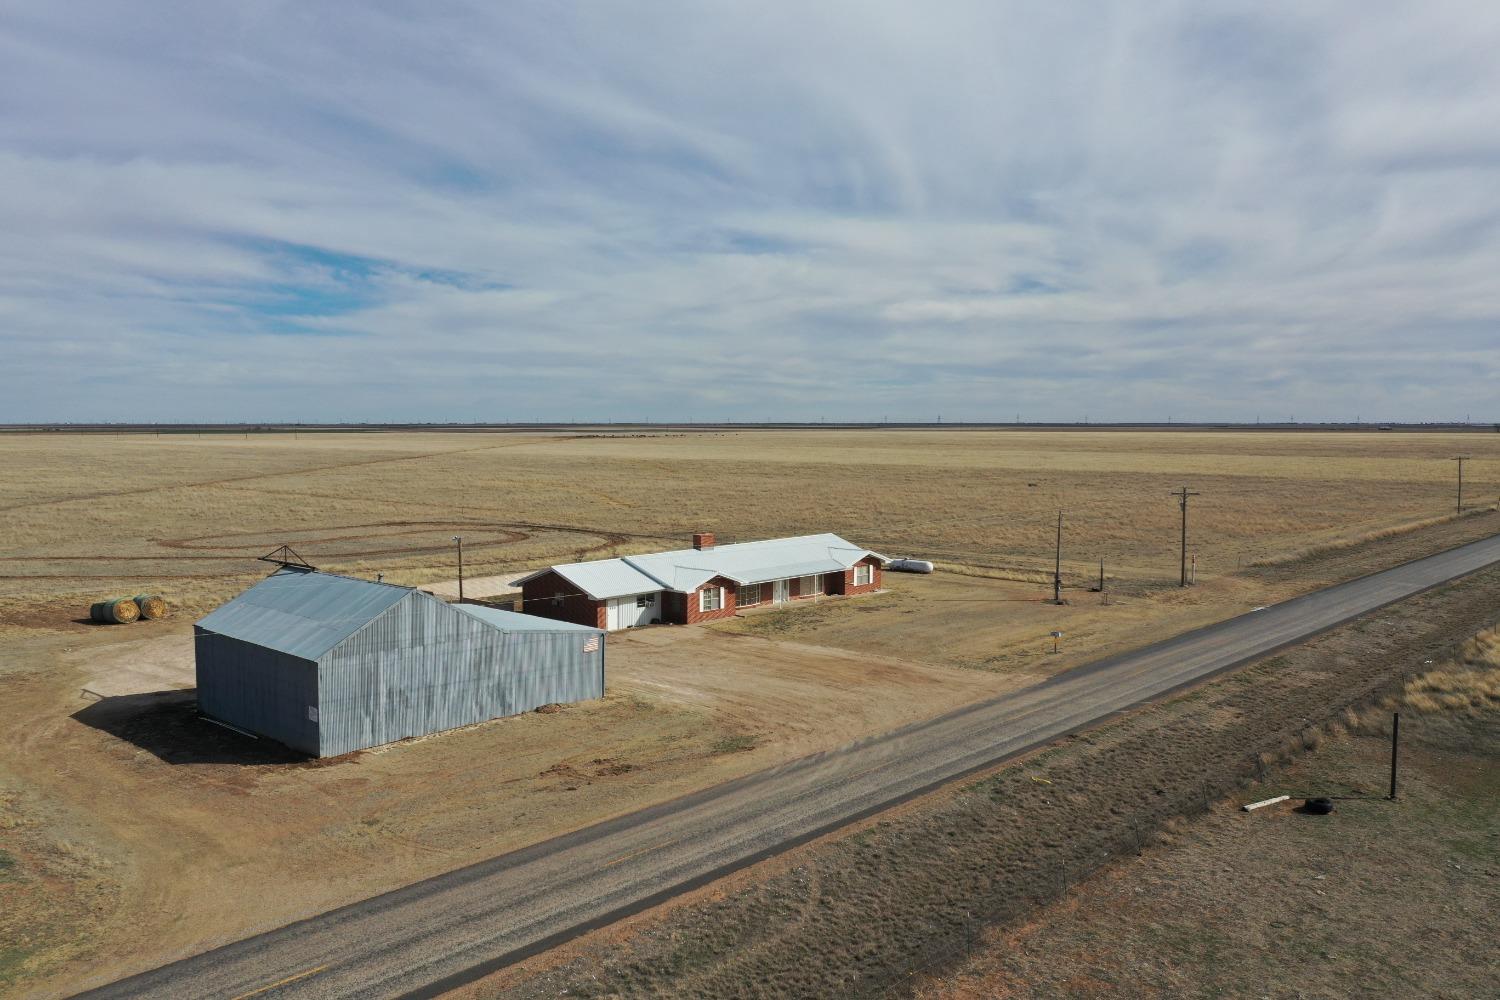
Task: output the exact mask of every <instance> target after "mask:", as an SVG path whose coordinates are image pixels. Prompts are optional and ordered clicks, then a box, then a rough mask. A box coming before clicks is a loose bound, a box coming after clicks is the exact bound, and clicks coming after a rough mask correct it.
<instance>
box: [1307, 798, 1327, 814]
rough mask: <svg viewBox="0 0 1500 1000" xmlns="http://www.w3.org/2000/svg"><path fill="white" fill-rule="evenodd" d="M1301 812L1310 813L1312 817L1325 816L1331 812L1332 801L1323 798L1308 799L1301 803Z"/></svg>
mask: <svg viewBox="0 0 1500 1000" xmlns="http://www.w3.org/2000/svg"><path fill="white" fill-rule="evenodd" d="M1302 811H1303V812H1308V813H1312V814H1313V815H1314V816H1327V815H1328V814H1329V813H1331V812H1333V800H1332V799H1325V798H1317V799H1308V800H1307V801H1306V802H1304V803H1302Z"/></svg>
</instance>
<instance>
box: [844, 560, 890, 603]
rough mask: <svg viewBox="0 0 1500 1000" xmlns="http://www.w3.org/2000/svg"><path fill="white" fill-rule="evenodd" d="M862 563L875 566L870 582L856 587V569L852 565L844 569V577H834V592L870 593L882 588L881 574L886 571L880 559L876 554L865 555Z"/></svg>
mask: <svg viewBox="0 0 1500 1000" xmlns="http://www.w3.org/2000/svg"><path fill="white" fill-rule="evenodd" d="M860 563H861V564H864V565H868V566H873V567H874V571H873V572H872V573H871V574H870V582H869V583H867V584H865V585H864V586H863V587H856V586H855V585H854V569H853V568H852V567H851V568H849V569H846V570H844V576H843V578H842V579H840V578H839V577H837V576H835V577H834V578H833V584H834V588H835V589H834V590H833V593H835V594H868V593H870V592H871V591H875V590H879V589H880V577H881V574H882V573H884V572H885V571H884V570H882V569H881V568H880V560H879V559H876V558H875V557H874V556H865V558H863V559H861V560H860Z"/></svg>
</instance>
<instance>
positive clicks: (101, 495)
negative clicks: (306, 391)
mask: <svg viewBox="0 0 1500 1000" xmlns="http://www.w3.org/2000/svg"><path fill="white" fill-rule="evenodd" d="M577 440H580V437H579V436H578V435H573V436H567V437H557V438H548V439H547V442H546V443H552V442H554V441H577ZM539 443H542V442H538V441H511V442H507V443H505V444H485V445H476V446H474V447H472V448H450V449H447V450H444V451H433V452H426V453H418V454H415V455H398V456H387V457H385V458H371V459H364V460H361V461H358V462H336V463H333V464H330V465H314V466H309V467H308V468H305V469H287V470H282V471H279V472H256V473H252V474H250V475H245V476H225V477H223V478H221V479H204V480H199V481H196V482H185V483H183V482H179V483H163V484H161V485H157V486H136V487H132V488H130V489H125V490H98V491H95V492H92V493H72V494H68V495H66V496H61V497H49V498H47V499H46V500H28V501H26V502H25V503H18V504H11V505H10V506H7V507H0V514H8V513H10V512H11V511H16V510H26V509H28V508H32V507H49V506H52V505H53V504H61V503H74V502H78V501H84V500H103V499H106V498H111V497H128V496H141V495H144V494H147V493H159V492H163V491H166V490H181V489H193V488H195V487H202V486H223V485H227V484H229V483H244V482H254V481H255V480H257V479H274V478H276V477H277V476H303V475H307V474H308V473H312V472H334V471H338V470H343V469H358V468H365V467H367V466H371V465H387V464H391V463H394V462H418V461H422V460H424V459H429V458H442V457H444V456H447V455H470V454H474V453H476V452H481V451H495V450H498V449H501V448H523V447H527V446H530V445H534V444H539ZM301 495H306V494H301Z"/></svg>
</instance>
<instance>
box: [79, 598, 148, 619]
mask: <svg viewBox="0 0 1500 1000" xmlns="http://www.w3.org/2000/svg"><path fill="white" fill-rule="evenodd" d="M140 616H141V609H140V606H139V605H138V604H136V603H135V601H133V600H131V599H130V598H128V597H111V598H110V599H109V600H107V601H99V602H97V603H95V604H93V605H91V606H90V607H89V617H90V618H92V619H93V620H94V621H96V622H106V623H108V624H111V625H128V624H130V623H131V622H133V621H135V620H136V619H137V618H139V617H140Z"/></svg>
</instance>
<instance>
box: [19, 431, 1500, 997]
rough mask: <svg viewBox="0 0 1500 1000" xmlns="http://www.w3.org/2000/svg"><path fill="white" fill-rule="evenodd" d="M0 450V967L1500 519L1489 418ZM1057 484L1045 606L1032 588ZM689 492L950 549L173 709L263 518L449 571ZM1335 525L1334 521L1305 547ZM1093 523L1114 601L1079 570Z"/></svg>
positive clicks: (749, 513) (686, 527)
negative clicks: (485, 668) (399, 734)
mask: <svg viewBox="0 0 1500 1000" xmlns="http://www.w3.org/2000/svg"><path fill="white" fill-rule="evenodd" d="M1454 454H1472V455H1474V456H1475V460H1474V461H1473V463H1472V464H1471V465H1470V466H1469V480H1470V486H1469V490H1468V494H1467V495H1468V498H1469V505H1470V507H1471V508H1472V509H1473V511H1474V514H1473V516H1466V517H1464V518H1462V519H1460V520H1454V521H1444V520H1443V519H1444V518H1446V517H1449V516H1450V515H1451V512H1452V503H1453V474H1454V468H1453V463H1452V462H1451V461H1449V457H1450V456H1451V455H1454ZM0 460H3V466H0V467H3V468H4V469H5V470H6V472H7V475H5V476H4V477H0V525H3V529H0V722H3V726H0V734H3V735H0V898H3V899H4V900H5V904H6V905H4V906H0V942H10V944H9V945H0V993H4V994H7V995H9V994H10V993H12V992H14V993H17V994H19V995H23V996H26V995H37V996H57V995H66V994H68V993H69V992H72V991H76V990H77V989H79V988H82V987H84V986H87V985H91V984H95V983H97V982H99V981H102V980H105V979H109V978H113V977H115V976H118V975H123V974H126V973H129V972H132V971H139V970H140V969H143V968H147V967H150V966H153V965H156V964H160V963H161V962H164V961H167V960H170V959H172V958H175V957H180V956H182V955H184V954H189V953H192V952H193V951H195V950H199V949H201V948H204V947H208V946H211V945H213V944H216V943H222V942H224V941H228V940H232V939H234V938H236V937H239V936H243V935H244V934H247V933H252V932H254V931H257V930H264V929H267V928H269V927H273V926H277V925H279V924H282V923H285V922H287V921H290V920H294V919H297V918H299V917H303V916H307V915H310V914H312V913H315V912H319V911H320V910H322V909H325V908H327V907H329V906H333V905H336V904H338V903H341V902H346V901H350V900H353V899H357V898H361V897H363V896H366V895H369V894H371V893H374V892H377V891H380V890H383V889H389V888H394V887H396V886H399V885H402V884H405V883H407V882H410V881H413V880H415V879H417V878H421V877H424V876H428V875H432V874H436V873H439V872H442V871H446V870H450V869H452V868H453V867H456V866H458V865H460V864H463V863H466V862H469V861H474V860H478V859H480V858H483V857H487V856H491V855H493V854H495V853H497V852H499V851H503V850H505V849H507V848H510V847H514V846H518V845H521V844H525V843H530V842H534V841H535V840H537V839H539V838H542V837H545V836H547V835H551V834H557V833H561V832H564V831H566V830H569V829H574V828H577V827H578V826H581V825H584V824H586V823H588V822H591V821H594V820H598V819H601V818H604V817H606V816H609V815H612V814H617V813H619V812H622V811H625V810H629V809H634V808H639V807H641V806H644V805H647V804H650V803H653V802H659V801H662V800H663V799H665V798H668V797H670V796H673V795H678V794H682V793H684V792H687V791H690V790H692V789H694V788H700V787H703V786H705V785H708V784H712V783H714V782H717V781H721V780H726V779H727V778H730V777H733V776H735V775H738V774H743V773H746V772H747V771H750V770H755V769H758V768H762V767H766V766H770V765H773V764H775V763H777V762H780V761H784V760H787V759H790V758H792V757H795V756H798V755H802V754H806V753H811V752H815V751H817V750H821V749H826V748H829V747H833V746H838V745H840V744H843V743H846V742H849V741H850V740H853V739H856V738H859V737H860V736H864V735H869V734H871V733H875V732H880V731H883V730H887V729H890V728H893V727H895V726H898V725H901V724H902V723H905V722H910V721H913V720H916V719H920V718H924V717H929V716H932V715H936V714H939V713H941V712H942V711H945V710H947V709H951V708H953V707H956V706H957V705H960V704H963V703H965V702H969V701H973V700H976V699H979V698H982V697H985V696H987V695H991V694H994V693H997V692H1003V691H1006V690H1011V689H1013V688H1015V687H1017V686H1020V685H1023V684H1026V683H1030V682H1033V681H1035V680H1036V679H1038V678H1040V677H1044V676H1046V675H1048V674H1051V673H1055V672H1056V671H1057V670H1059V669H1062V668H1064V667H1066V666H1069V665H1072V664H1074V663H1078V662H1081V661H1082V660H1085V659H1088V658H1090V657H1092V656H1095V655H1099V654H1101V653H1104V652H1107V651H1112V650H1119V649H1123V648H1128V647H1131V646H1136V645H1140V644H1143V643H1145V642H1149V641H1151V640H1153V639H1156V638H1160V637H1162V636H1163V635H1165V634H1168V633H1172V632H1177V631H1181V630H1184V629H1187V628H1191V627H1194V626H1197V625H1201V624H1205V623H1206V622H1208V621H1212V620H1214V619H1217V618H1223V617H1226V616H1228V615H1230V614H1233V613H1236V612H1238V611H1243V610H1246V609H1248V608H1249V607H1253V606H1255V605H1256V604H1262V603H1268V602H1269V601H1271V600H1274V599H1279V598H1281V597H1285V596H1289V595H1290V594H1292V593H1295V592H1298V591H1301V590H1307V589H1312V588H1313V587H1316V586H1319V585H1321V584H1323V583H1326V582H1329V581H1330V580H1332V579H1336V578H1339V577H1342V576H1348V575H1353V574H1355V573H1357V572H1366V571H1369V570H1371V569H1375V568H1378V567H1379V566H1381V565H1385V564H1389V563H1392V562H1396V561H1399V560H1400V559H1403V558H1410V557H1412V556H1413V555H1418V554H1421V553H1422V552H1424V551H1431V550H1433V549H1435V548H1440V547H1443V546H1445V545H1450V544H1457V543H1458V542H1461V541H1464V540H1466V539H1468V538H1473V537H1479V536H1480V535H1483V534H1488V533H1492V532H1494V531H1496V530H1500V514H1496V513H1493V512H1488V513H1487V512H1486V511H1487V510H1488V509H1489V508H1492V507H1493V505H1494V500H1495V492H1496V487H1497V483H1500V435H1481V434H1467V435H1437V434H1432V435H1428V434H1377V433H1364V434H1347V435H1345V434H1269V433H1268V434H1250V433H1224V434H1216V433H1203V432H1182V433H1163V432H1152V433H1126V432H1050V433H1043V432H1028V431H993V432H975V431H962V432H931V431H919V432H850V431H834V432H817V431H808V432H801V431H798V432H761V431H746V432H724V433H691V434H667V433H653V434H628V435H624V434H622V435H614V436H610V435H604V434H585V433H574V434H562V433H559V434H537V433H529V434H507V433H339V434H333V433H328V434H323V433H318V434H305V433H304V434H299V435H297V436H292V435H288V434H275V435H271V434H264V435H256V434H251V435H248V436H234V435H225V434H217V435H204V436H201V437H199V436H195V435H190V434H172V435H161V436H156V435H118V436H83V435H66V434H47V435H40V434H36V435H7V436H0ZM1184 483H1186V484H1187V485H1189V486H1190V487H1191V488H1192V489H1195V490H1198V491H1200V493H1201V496H1199V497H1196V498H1194V501H1193V502H1194V507H1193V511H1192V530H1191V539H1190V542H1191V551H1192V552H1193V553H1194V554H1196V556H1197V561H1198V586H1196V587H1194V588H1191V589H1188V590H1180V589H1178V588H1177V587H1176V586H1175V584H1176V577H1177V566H1178V562H1177V558H1178V557H1177V539H1178V534H1177V532H1178V509H1177V506H1176V502H1175V501H1174V500H1173V499H1172V498H1171V497H1170V496H1169V495H1168V494H1169V492H1170V491H1171V490H1172V489H1174V488H1176V487H1179V486H1181V485H1182V484H1184ZM1059 507H1062V508H1064V509H1065V511H1066V513H1065V535H1064V547H1065V548H1064V551H1065V559H1064V570H1065V575H1066V577H1067V581H1068V583H1069V586H1070V590H1069V593H1068V595H1067V596H1068V597H1069V599H1070V602H1071V603H1069V604H1068V605H1067V606H1065V607H1055V606H1052V605H1049V604H1045V603H1042V598H1043V597H1044V596H1045V595H1046V588H1045V586H1044V581H1045V580H1046V579H1047V578H1048V576H1049V574H1050V566H1051V554H1052V544H1053V537H1054V535H1053V532H1054V527H1055V519H1056V513H1057V509H1058V508H1059ZM702 529H706V530H712V531H715V532H716V533H717V534H718V535H719V537H720V538H721V539H722V540H725V541H731V540H744V539H753V538H761V537H771V536H778V535H788V534H799V533H811V532H822V531H834V532H838V533H840V534H842V535H845V536H846V537H848V538H850V539H851V540H854V541H856V542H858V543H859V544H862V545H866V546H869V547H871V548H874V549H876V550H878V551H881V552H883V553H885V554H887V555H891V556H905V555H911V556H917V557H925V558H931V559H934V560H935V561H937V562H938V563H939V565H940V567H941V572H939V573H937V574H935V575H933V576H930V577H915V576H903V575H899V574H891V575H890V576H889V577H888V578H887V592H886V593H883V594H878V595H874V596H870V597H866V598H859V599H850V600H838V599H831V600H827V601H820V602H815V603H813V604H809V605H803V606H797V607H793V608H790V609H788V610H779V611H771V612H766V613H758V614H756V613H752V614H748V615H745V616H743V617H739V618H735V619H731V620H728V621H725V622H722V623H719V624H716V625H714V626H712V627H710V628H704V629H696V628H694V629H674V628H661V629H645V630H641V631H639V632H633V633H630V634H628V635H618V636H614V637H611V639H610V640H609V641H610V661H609V662H610V677H609V695H608V697H606V698H605V699H603V700H602V701H598V702H590V703H585V704H581V705H576V706H571V707H569V708H566V709H564V710H562V711H560V712H557V713H554V714H533V715H527V716H524V717H520V718H516V719H510V720H501V721H499V722H495V723H490V724H486V725H482V726H476V727H471V728H469V729H466V730H462V731H459V732H456V733H451V734H446V735H440V736H434V737H430V738H426V739H422V740H417V741H412V742H408V743H403V744H398V745H395V746H392V747H389V748H383V749H380V750H377V751H371V752H366V753H362V754H355V755H351V756H350V757H348V758H341V759H338V760H336V761H334V762H331V763H324V764H320V763H316V762H314V763H309V762H304V761H298V760H295V759H293V758H291V757H289V756H286V755H285V754H278V753H277V752H276V751H275V750H274V748H270V749H268V748H266V746H265V745H264V744H263V743H261V744H255V743H250V742H249V741H245V740H243V739H242V738H240V737H237V736H235V735H234V734H229V733H226V732H225V731H223V730H220V729H218V728H217V727H213V726H211V725H209V724H208V723H206V722H203V721H202V720H200V719H198V718H197V717H196V715H195V714H194V713H193V711H192V702H191V695H190V693H189V692H187V691H186V689H187V688H189V687H190V686H191V683H192V680H191V627H190V626H191V621H192V619H193V618H194V617H196V616H197V615H198V614H200V613H202V612H204V611H206V610H208V609H209V608H211V607H213V606H214V605H215V604H216V603H218V602H219V601H222V600H224V599H225V598H227V597H230V596H232V595H233V594H234V593H236V592H238V591H239V590H241V589H243V588H244V587H246V586H248V585H250V584H251V583H253V582H254V581H255V580H257V579H258V578H260V577H261V576H263V575H264V574H265V573H267V572H268V571H269V570H270V567H269V566H267V565H266V564H264V563H260V562H256V561H255V557H257V556H259V555H262V554H264V553H266V552H269V551H270V550H272V549H273V548H275V547H277V546H279V545H282V544H289V545H290V546H291V547H292V548H293V549H295V550H296V551H297V552H299V553H300V554H301V555H302V556H303V557H305V558H306V559H308V560H309V561H310V562H312V563H314V564H316V565H318V566H319V567H321V568H324V569H329V570H333V571H336V572H345V573H352V574H359V575H367V576H373V575H374V574H375V573H377V572H379V573H384V574H385V577H386V579H388V580H391V581H393V582H399V583H407V584H424V583H433V582H438V581H446V580H450V579H452V578H453V576H454V575H455V566H454V561H455V560H454V555H455V553H454V546H453V544H452V542H451V541H450V538H451V536H453V535H455V534H460V535H462V536H463V538H464V557H465V570H466V574H467V575H468V576H470V577H471V578H478V577H499V578H504V577H506V576H507V575H508V574H512V573H514V572H517V571H521V570H526V569H530V568H535V567H537V566H541V565H545V564H547V563H550V562H557V561H563V560H572V559H586V558H593V557H598V556H603V555H608V554H617V553H626V552H632V551H651V550H656V549H661V548H666V547H677V546H680V545H682V544H684V543H685V541H686V538H687V536H688V535H689V534H690V533H691V532H692V531H694V530H702ZM1371 539H1380V541H1378V542H1377V543H1374V544H1360V543H1361V542H1362V541H1366V542H1367V541H1369V540H1371ZM1319 549H1321V550H1324V551H1325V552H1326V551H1332V552H1334V553H1346V554H1347V555H1338V556H1337V557H1336V558H1333V559H1331V560H1330V559H1327V558H1322V557H1318V558H1312V559H1306V558H1303V559H1298V558H1297V557H1298V556H1299V554H1302V553H1306V552H1308V551H1309V550H1319ZM1100 558H1103V559H1104V560H1105V562H1106V568H1107V572H1108V576H1109V593H1108V598H1109V599H1108V602H1107V603H1106V602H1105V600H1103V599H1102V598H1101V596H1100V595H1098V594H1092V593H1088V592H1087V591H1086V590H1084V589H1083V587H1084V586H1085V585H1086V584H1087V583H1088V582H1089V580H1090V579H1091V578H1092V577H1093V576H1094V575H1095V574H1097V566H1098V560H1099V559H1100ZM1266 561H1269V562H1270V563H1271V567H1270V568H1269V569H1267V568H1265V567H1261V568H1252V567H1251V566H1250V564H1251V563H1255V562H1266ZM148 590H149V591H151V592H155V593H159V594H162V595H164V596H165V597H166V598H167V600H168V602H169V604H171V606H172V607H173V612H172V615H171V616H170V617H169V618H167V619H166V620H165V621H160V622H151V623H140V624H135V625H128V626H92V625H89V624H87V622H86V621H84V620H83V619H86V616H87V610H88V605H89V603H90V602H92V601H94V600H97V599H100V598H102V597H107V596H114V595H123V594H133V593H138V592H141V591H148ZM475 596H479V595H475ZM1053 629H1059V630H1061V631H1063V632H1064V633H1065V637H1064V639H1063V640H1062V643H1061V645H1060V649H1059V652H1057V653H1053V652H1051V648H1052V647H1051V641H1050V640H1049V639H1048V638H1047V633H1048V632H1049V631H1051V630H1053ZM85 689H87V690H89V691H92V692H94V694H93V695H86V694H84V690H85ZM96 697H102V698H103V699H104V700H102V701H100V700H95V698H96Z"/></svg>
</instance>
